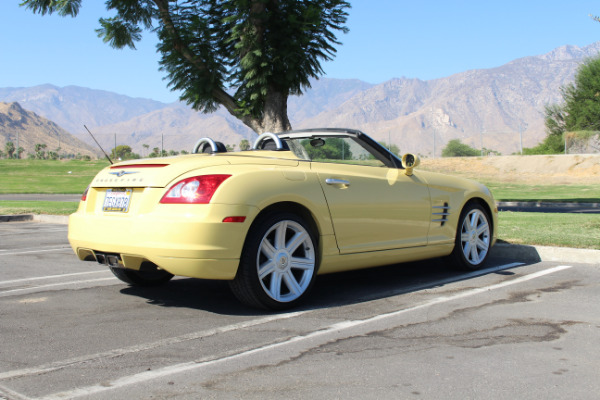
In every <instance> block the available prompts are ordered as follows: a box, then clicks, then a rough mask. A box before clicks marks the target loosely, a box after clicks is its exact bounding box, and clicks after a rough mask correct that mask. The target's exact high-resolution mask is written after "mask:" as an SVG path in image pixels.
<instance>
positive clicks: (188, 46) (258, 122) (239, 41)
mask: <svg viewBox="0 0 600 400" xmlns="http://www.w3.org/2000/svg"><path fill="white" fill-rule="evenodd" d="M81 3H82V1H81V0H23V1H22V3H21V4H22V5H23V6H25V7H26V8H28V9H30V10H32V11H33V12H34V13H39V14H42V15H44V14H46V13H48V14H52V13H54V12H56V13H57V14H59V15H61V16H72V17H75V16H77V14H78V12H79V8H80V6H81ZM106 6H107V9H108V10H109V11H112V12H114V14H115V15H114V16H113V17H110V18H100V25H101V28H100V29H98V30H97V31H96V32H97V33H98V36H99V37H101V38H102V39H103V40H104V41H105V42H107V43H108V44H110V45H111V46H112V47H115V48H124V47H126V46H128V47H131V48H135V42H138V41H139V40H140V39H141V37H142V31H143V30H151V31H155V32H156V33H157V35H158V39H159V44H158V46H157V49H158V52H159V53H160V55H161V60H160V66H161V68H160V69H161V70H162V71H164V72H166V73H167V79H168V80H169V86H170V87H171V88H172V89H173V90H178V91H181V92H182V94H181V96H180V100H182V101H185V102H186V103H187V104H189V105H191V106H192V107H193V108H194V109H196V110H198V111H203V112H213V111H215V110H216V109H217V107H218V106H219V105H222V106H224V107H225V109H227V111H228V112H229V113H231V114H232V115H233V116H235V117H236V118H238V119H239V120H241V121H242V122H243V123H244V124H245V125H247V126H249V127H250V128H251V129H253V130H254V131H255V132H258V133H262V132H265V131H270V132H281V131H285V130H289V129H290V128H291V124H290V122H289V119H288V115H287V99H288V97H289V96H290V95H299V94H301V93H302V92H303V91H304V90H305V89H307V88H309V87H310V81H309V80H310V78H318V77H319V76H320V75H321V74H322V73H323V69H322V67H321V61H323V60H325V61H327V60H331V59H332V58H333V56H334V54H335V52H336V50H335V48H334V45H337V44H340V43H339V42H338V41H337V38H336V36H335V32H336V31H341V32H346V31H347V28H346V27H345V26H344V24H345V23H346V18H347V15H348V14H347V13H346V11H345V9H347V8H349V7H350V4H349V3H348V2H346V1H343V0H303V1H298V0H278V1H267V0H187V1H167V0H109V1H106Z"/></svg>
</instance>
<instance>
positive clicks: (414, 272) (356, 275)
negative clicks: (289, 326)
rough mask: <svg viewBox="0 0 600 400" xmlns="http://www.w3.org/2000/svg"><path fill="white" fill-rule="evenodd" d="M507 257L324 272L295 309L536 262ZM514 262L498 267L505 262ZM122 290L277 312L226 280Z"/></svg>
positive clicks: (243, 311) (166, 303)
mask: <svg viewBox="0 0 600 400" xmlns="http://www.w3.org/2000/svg"><path fill="white" fill-rule="evenodd" d="M526 251H530V252H531V251H533V252H535V249H534V248H531V250H527V249H526ZM515 255H516V257H512V256H511V255H510V254H509V255H508V256H507V255H506V253H505V252H502V253H501V254H498V255H497V256H495V255H494V253H491V257H490V259H489V260H488V263H487V266H486V268H484V269H483V270H482V271H481V272H480V273H477V274H473V273H466V272H464V271H457V270H455V269H453V268H452V267H451V266H449V265H448V264H447V263H446V262H445V260H443V259H432V260H426V261H419V262H411V263H403V264H395V265H388V266H383V267H376V268H369V269H363V270H356V271H349V272H341V273H336V274H328V275H320V276H318V277H317V280H316V282H315V285H314V287H313V290H312V292H311V293H310V294H309V297H308V299H307V301H306V302H305V303H303V304H302V305H301V306H300V307H299V308H296V309H294V310H293V311H302V310H309V309H322V308H332V307H341V306H345V305H351V304H357V303H363V302H367V301H372V300H377V299H382V298H386V297H392V296H397V295H400V294H403V293H411V292H416V291H419V290H424V289H431V288H435V287H440V286H443V285H446V284H448V283H452V282H457V281H462V280H468V279H473V278H474V277H477V276H481V275H486V274H501V275H512V274H514V272H512V271H513V270H514V269H515V268H519V267H523V266H526V265H528V264H531V263H534V262H536V261H535V254H533V253H531V254H529V255H528V257H522V256H523V254H515ZM515 263H519V264H518V265H513V266H512V267H510V268H508V269H498V268H495V267H501V266H502V265H509V264H515ZM121 293H123V294H126V295H130V296H137V297H140V298H145V299H146V300H147V303H148V304H152V305H157V306H161V307H177V308H190V309H197V310H204V311H208V312H211V313H215V314H223V315H239V316H261V315H271V314H273V313H274V312H272V311H266V310H259V309H254V308H251V307H248V306H245V305H244V304H242V303H240V302H239V301H238V300H237V299H236V298H235V296H234V295H233V293H232V292H231V291H230V290H229V285H228V284H227V282H225V281H211V280H202V279H192V278H175V279H173V280H171V281H170V282H168V283H167V284H165V285H163V286H159V287H134V286H130V287H125V288H123V289H121Z"/></svg>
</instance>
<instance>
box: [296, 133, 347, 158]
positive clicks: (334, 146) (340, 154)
mask: <svg viewBox="0 0 600 400" xmlns="http://www.w3.org/2000/svg"><path fill="white" fill-rule="evenodd" d="M308 142H309V140H308V139H306V140H304V141H303V142H302V146H303V147H304V148H305V149H306V151H307V153H308V155H309V157H310V158H311V159H312V160H351V159H352V151H350V148H349V147H348V145H347V144H346V142H344V139H340V138H328V139H327V142H326V143H325V145H323V146H320V147H313V146H310V145H309V144H308Z"/></svg>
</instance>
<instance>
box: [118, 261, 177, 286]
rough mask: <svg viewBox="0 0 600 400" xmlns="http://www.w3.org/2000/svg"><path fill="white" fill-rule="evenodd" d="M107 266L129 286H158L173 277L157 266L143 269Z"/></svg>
mask: <svg viewBox="0 0 600 400" xmlns="http://www.w3.org/2000/svg"><path fill="white" fill-rule="evenodd" d="M109 268H110V271H111V272H112V273H113V275H114V276H116V277H117V278H119V279H120V280H122V281H123V282H125V283H127V284H129V285H131V286H159V285H162V284H164V283H167V282H168V281H170V280H171V278H173V275H172V274H170V273H168V272H167V271H164V270H162V269H158V268H154V269H148V270H143V271H135V270H133V269H125V268H113V267H110V266H109Z"/></svg>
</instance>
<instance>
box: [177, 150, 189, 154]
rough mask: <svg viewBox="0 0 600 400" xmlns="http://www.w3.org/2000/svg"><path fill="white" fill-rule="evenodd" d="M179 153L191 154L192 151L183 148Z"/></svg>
mask: <svg viewBox="0 0 600 400" xmlns="http://www.w3.org/2000/svg"><path fill="white" fill-rule="evenodd" d="M179 153H180V154H190V152H189V151H187V150H181V151H180V152H179Z"/></svg>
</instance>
